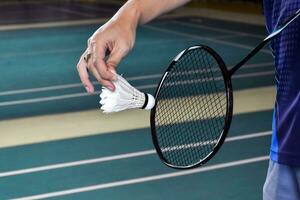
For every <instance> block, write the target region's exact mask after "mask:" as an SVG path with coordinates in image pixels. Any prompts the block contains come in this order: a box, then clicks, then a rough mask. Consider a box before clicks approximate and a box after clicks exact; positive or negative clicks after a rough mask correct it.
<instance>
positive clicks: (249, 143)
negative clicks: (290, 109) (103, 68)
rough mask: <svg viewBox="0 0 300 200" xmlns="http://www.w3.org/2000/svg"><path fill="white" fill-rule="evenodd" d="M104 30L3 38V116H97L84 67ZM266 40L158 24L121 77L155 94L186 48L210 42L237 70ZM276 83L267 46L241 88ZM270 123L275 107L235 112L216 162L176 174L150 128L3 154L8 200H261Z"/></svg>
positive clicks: (252, 30)
mask: <svg viewBox="0 0 300 200" xmlns="http://www.w3.org/2000/svg"><path fill="white" fill-rule="evenodd" d="M98 26H99V25H93V24H91V25H78V26H68V27H52V28H40V29H24V30H11V31H1V32H0V38H1V44H2V45H1V46H0V58H1V59H0V66H1V68H2V70H1V73H2V76H1V77H2V78H1V79H0V113H1V115H0V119H1V120H2V121H3V122H5V121H6V120H7V121H11V120H17V119H23V118H28V117H34V116H35V117H38V116H41V115H42V116H48V115H58V114H61V113H67V112H75V111H76V112H81V111H85V110H91V109H97V108H98V107H99V106H98V101H99V99H98V95H97V94H95V95H87V94H86V93H85V91H84V89H83V88H82V86H81V84H80V80H79V78H78V75H77V72H76V63H77V61H78V58H79V56H80V55H81V53H82V52H83V51H84V49H85V47H86V40H87V38H88V37H89V36H90V35H91V34H92V33H93V32H94V31H95V30H96V29H97V27H98ZM264 36H265V29H264V27H262V26H255V25H247V24H240V23H234V22H226V21H218V20H212V19H206V18H199V17H193V18H191V17H184V18H174V19H168V20H161V21H154V22H152V23H150V24H149V25H145V26H142V27H140V28H139V30H138V33H137V41H136V46H135V48H134V49H133V51H132V52H131V53H130V55H129V56H128V57H126V58H125V59H124V60H123V61H122V63H121V64H120V66H119V68H118V72H119V73H120V74H123V76H124V77H126V78H128V80H129V81H130V82H131V83H132V84H133V85H134V86H136V87H138V88H140V89H142V90H143V91H146V92H150V93H154V92H155V88H156V85H157V84H158V81H159V78H160V75H161V74H162V73H163V71H164V69H165V68H166V67H167V66H168V63H169V62H170V61H171V60H172V59H173V58H174V57H175V55H176V54H177V53H179V52H180V51H181V50H182V49H184V48H186V47H189V46H191V45H194V44H206V45H209V46H211V47H213V48H214V49H216V50H217V52H218V53H219V54H220V55H221V56H222V57H223V58H224V60H225V62H226V64H227V65H228V67H230V66H232V65H234V64H235V63H236V62H238V61H239V59H240V58H242V57H243V56H244V55H246V54H247V52H249V50H250V49H251V48H253V47H254V46H255V44H257V43H259V42H260V40H262V39H263V38H264ZM273 84H274V70H273V61H272V56H271V52H270V51H269V50H268V48H265V49H263V51H261V52H260V53H259V54H258V55H257V56H256V57H254V59H252V60H251V61H250V62H249V63H247V65H246V66H245V68H243V69H241V70H240V71H239V72H238V73H237V74H236V75H235V76H234V77H233V87H234V89H235V91H241V90H247V89H255V88H260V87H270V86H273ZM95 85H97V84H96V83H95ZM96 88H97V90H99V88H100V86H99V85H97V86H96ZM270 103H271V104H272V103H273V102H270ZM244 106H245V107H247V106H248V105H244ZM99 112H100V111H99ZM271 118H272V110H270V108H266V109H263V110H257V111H255V112H251V113H240V114H237V115H235V116H234V118H233V123H232V127H231V129H230V132H229V136H228V141H227V142H226V143H225V145H224V146H223V147H222V149H221V150H220V152H219V153H218V154H217V156H216V157H215V158H213V159H212V160H211V161H210V162H209V163H208V164H206V165H204V166H202V167H200V168H196V169H193V170H192V171H178V170H173V169H170V168H167V167H166V166H165V165H163V164H162V163H161V162H160V161H159V158H158V156H157V155H156V154H155V152H154V150H153V145H152V143H151V133H150V128H149V127H145V128H142V129H140V128H137V129H131V130H123V131H115V132H111V133H110V132H108V133H101V134H100V133H99V134H96V135H90V136H85V137H76V138H71V139H63V140H53V141H44V142H41V143H34V144H27V145H18V146H11V147H5V148H1V149H0V199H12V198H22V197H28V199H33V198H37V199H42V198H49V199H50V198H53V199H72V200H73V199H109V200H115V199H122V200H125V199H126V200H127V199H128V200H152V199H156V200H162V199H173V200H177V199H178V200H179V199H185V200H192V199H193V200H194V199H195V200H196V199H197V200H199V199H210V200H227V199H228V200H229V199H230V200H241V199H243V200H256V199H257V200H259V199H261V194H262V187H263V182H264V179H265V175H266V171H267V164H268V157H267V156H268V153H269V145H270V134H271V132H270V131H271ZM113 119H114V117H111V120H113ZM145 120H148V119H145ZM99 123H101V122H100V121H99ZM132 123H134V122H132ZM115 124H116V126H120V125H119V124H121V122H119V121H115ZM3 126H4V125H3ZM45 126H47V124H45ZM0 127H1V126H0ZM16 128H18V127H16ZM48 128H49V129H51V128H52V127H48ZM53 131H55V129H54V130H53ZM0 132H1V133H0V134H9V133H5V132H2V131H1V129H0ZM38 134H43V133H42V132H41V133H38ZM62 134H63V133H62ZM24 137H26V135H24ZM36 195H41V196H36Z"/></svg>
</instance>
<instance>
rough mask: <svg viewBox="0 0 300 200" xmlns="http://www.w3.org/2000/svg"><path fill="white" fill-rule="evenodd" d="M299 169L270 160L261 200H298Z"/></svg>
mask: <svg viewBox="0 0 300 200" xmlns="http://www.w3.org/2000/svg"><path fill="white" fill-rule="evenodd" d="M299 180H300V168H299V167H290V166H288V165H283V164H279V163H277V162H274V161H272V160H270V163H269V169H268V175H267V179H266V182H265V184H264V188H263V200H299V199H300V189H299V188H300V187H299V186H300V185H299Z"/></svg>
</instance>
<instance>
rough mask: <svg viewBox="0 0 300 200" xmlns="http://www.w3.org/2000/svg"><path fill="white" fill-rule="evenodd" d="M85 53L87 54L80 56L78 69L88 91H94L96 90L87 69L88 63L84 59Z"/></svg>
mask: <svg viewBox="0 0 300 200" xmlns="http://www.w3.org/2000/svg"><path fill="white" fill-rule="evenodd" d="M84 55H85V54H83V55H82V56H81V57H80V60H79V62H78V64H77V71H78V74H79V77H80V80H81V82H82V84H83V85H84V87H85V89H86V91H87V92H89V93H92V92H94V86H93V84H92V83H91V81H90V80H89V74H88V71H87V63H86V61H85V60H84Z"/></svg>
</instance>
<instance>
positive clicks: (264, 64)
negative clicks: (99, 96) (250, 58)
mask: <svg viewBox="0 0 300 200" xmlns="http://www.w3.org/2000/svg"><path fill="white" fill-rule="evenodd" d="M273 65H274V63H273V62H266V63H259V64H247V65H245V66H243V67H242V68H241V69H251V68H257V67H270V66H273ZM231 67H232V66H231ZM231 67H230V68H231ZM161 76H162V74H150V75H144V76H133V77H127V78H126V80H128V81H137V80H145V79H156V78H161ZM92 83H93V84H94V85H97V84H98V82H97V81H93V82H92ZM77 87H82V83H73V84H63V85H55V86H47V87H38V88H29V89H20V90H8V91H3V92H0V96H6V95H15V94H24V93H34V92H43V91H51V90H59V89H68V88H77Z"/></svg>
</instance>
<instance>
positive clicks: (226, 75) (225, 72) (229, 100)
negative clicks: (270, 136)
mask: <svg viewBox="0 0 300 200" xmlns="http://www.w3.org/2000/svg"><path fill="white" fill-rule="evenodd" d="M197 49H202V50H205V51H207V52H208V53H210V55H212V56H213V57H214V58H215V60H216V61H217V63H218V66H219V68H220V70H221V72H222V75H223V79H224V85H225V88H226V101H227V105H226V107H227V109H226V115H225V118H224V120H225V123H224V127H223V132H222V133H221V137H220V138H219V139H218V142H217V144H216V145H215V147H214V150H213V151H212V152H211V153H210V154H209V155H208V156H207V157H205V158H204V159H202V160H199V162H197V163H194V164H193V165H189V166H174V165H172V164H170V163H169V162H168V161H167V160H166V159H165V158H164V156H163V153H162V151H161V149H160V146H159V144H158V139H157V134H156V128H155V127H156V125H155V114H156V104H155V106H154V107H153V108H152V110H151V115H150V124H151V136H152V142H153V144H154V147H155V149H156V152H157V154H158V156H159V158H160V159H161V160H162V161H163V163H164V164H166V165H167V166H169V167H171V168H175V169H191V168H195V167H198V166H200V165H203V164H205V163H206V162H207V161H209V160H210V159H211V158H212V157H213V156H214V155H215V154H216V153H217V152H218V150H219V149H220V148H221V146H222V144H223V143H224V141H225V138H226V136H227V134H228V131H229V128H230V124H231V121H232V113H233V92H232V84H231V73H230V71H229V70H228V69H227V67H226V64H225V62H224V61H223V59H222V58H221V56H220V55H219V54H218V53H217V52H216V51H214V50H213V49H212V48H210V47H208V46H206V45H195V46H191V47H189V48H187V49H185V50H184V51H182V52H181V53H179V54H178V55H177V56H176V57H175V58H174V59H173V61H172V62H171V64H170V65H169V67H168V68H167V70H166V71H165V73H164V75H163V76H162V78H161V80H160V82H159V84H158V87H157V89H156V92H155V99H157V98H158V97H159V94H160V89H161V87H162V85H163V83H164V80H165V78H167V77H168V74H169V72H170V71H171V70H172V68H173V67H174V66H175V64H176V63H177V61H178V60H179V59H180V58H181V57H182V56H184V55H185V54H186V53H188V52H189V51H194V50H197ZM183 134H184V133H183Z"/></svg>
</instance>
